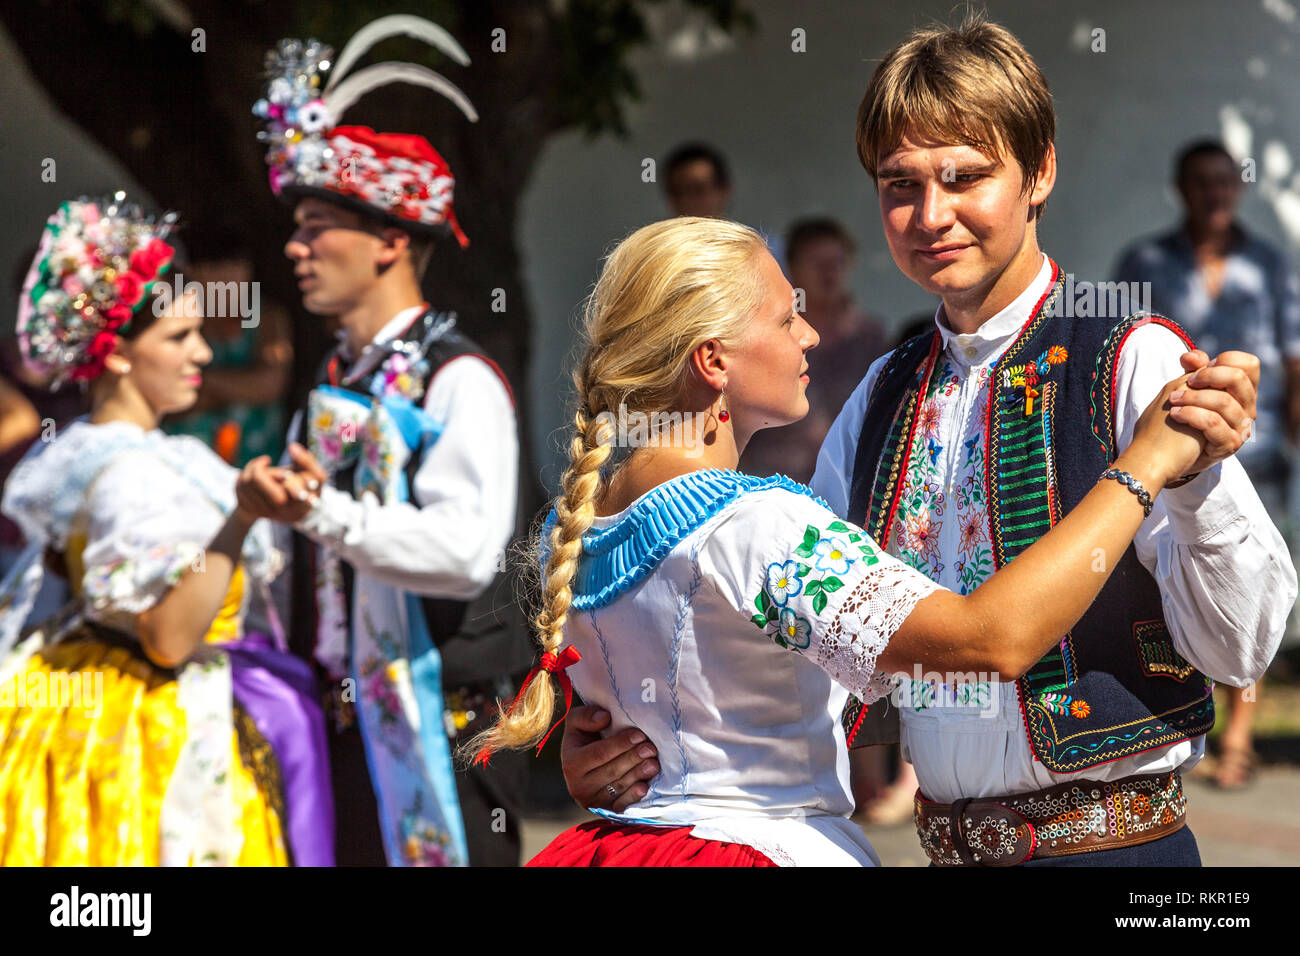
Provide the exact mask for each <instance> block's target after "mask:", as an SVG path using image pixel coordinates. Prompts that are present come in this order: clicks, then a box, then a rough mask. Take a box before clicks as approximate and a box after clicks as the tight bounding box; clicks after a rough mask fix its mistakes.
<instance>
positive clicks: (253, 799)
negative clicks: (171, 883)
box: [0, 630, 289, 866]
mask: <svg viewBox="0 0 1300 956" xmlns="http://www.w3.org/2000/svg"><path fill="white" fill-rule="evenodd" d="M100 675H102V676H100ZM97 681H102V685H100V687H102V689H100V687H96V684H95V682H97ZM7 683H8V685H9V687H8V688H7V694H6V697H5V698H0V866H157V865H158V863H159V860H160V827H159V819H160V813H161V809H162V802H163V796H164V795H165V794H166V792H167V786H168V783H169V781H170V780H171V777H172V770H173V768H174V767H175V766H176V761H177V757H178V755H179V754H180V751H181V746H182V744H184V742H185V711H184V710H183V709H182V707H181V705H180V703H179V702H178V687H177V682H176V678H175V672H173V671H167V670H164V669H162V668H159V667H157V666H156V665H154V664H153V663H151V662H150V661H149V660H148V659H147V658H145V657H144V656H143V653H142V652H140V651H139V650H138V649H129V648H128V647H126V646H121V645H119V644H118V643H116V642H111V641H108V640H103V639H100V638H99V637H96V636H94V635H93V634H91V633H90V632H88V631H85V630H83V631H82V632H80V633H79V634H78V635H74V636H73V637H70V638H68V639H65V640H64V641H61V642H60V643H57V644H55V645H53V646H52V647H47V648H44V649H42V650H41V651H39V652H38V653H37V654H35V655H33V656H32V657H31V658H29V659H28V660H27V661H26V663H25V667H24V668H22V669H20V670H19V671H18V673H17V674H16V675H14V676H12V677H11V678H9V680H8V681H7ZM92 687H96V693H94V694H93V696H94V698H95V700H94V701H93V702H91V690H90V688H92ZM19 688H21V689H22V691H21V692H22V699H16V697H15V691H16V690H18V689H19ZM77 688H85V695H86V696H85V699H79V698H77V697H76V696H75V694H74V693H72V689H77ZM33 689H35V690H38V691H39V690H45V692H46V693H47V694H48V696H46V697H43V698H40V699H37V698H36V697H35V695H34V694H33V693H32V692H31V691H32V690H33ZM0 692H6V689H3V688H0ZM56 695H57V696H58V698H59V699H55V697H56ZM69 701H71V702H72V704H73V706H67V704H68V703H69ZM87 703H93V706H86V704H87ZM231 748H232V760H231V772H232V774H233V777H234V779H233V781H232V784H233V786H232V792H233V794H234V799H235V802H236V818H235V819H236V825H237V828H238V829H239V831H240V832H241V833H242V836H243V845H242V848H241V850H240V852H239V855H238V858H237V859H236V861H235V862H236V863H237V864H238V865H240V866H287V865H288V864H289V854H288V849H287V841H286V839H285V837H284V834H283V830H282V826H283V823H282V820H283V817H282V814H283V799H282V791H281V790H280V789H279V786H280V785H279V780H278V779H277V778H278V766H276V765H275V764H274V757H273V756H271V757H270V758H269V759H266V755H268V754H269V753H270V748H269V747H268V746H267V745H266V742H265V740H263V739H261V737H260V735H259V734H258V733H257V731H256V728H255V727H254V726H253V722H252V721H251V720H249V719H247V718H246V716H245V715H243V714H242V712H240V711H238V710H237V711H236V719H235V733H234V734H233V735H232V737H231ZM241 751H242V754H241ZM268 765H270V768H271V769H270V771H269V772H268V769H267V767H268Z"/></svg>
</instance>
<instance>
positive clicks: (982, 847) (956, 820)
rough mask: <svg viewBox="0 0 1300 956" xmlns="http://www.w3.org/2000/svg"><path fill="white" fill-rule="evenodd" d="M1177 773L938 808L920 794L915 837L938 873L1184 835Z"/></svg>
mask: <svg viewBox="0 0 1300 956" xmlns="http://www.w3.org/2000/svg"><path fill="white" fill-rule="evenodd" d="M1186 813H1187V801H1186V799H1185V798H1184V796H1183V782H1182V779H1181V778H1180V777H1179V775H1178V773H1177V771H1174V772H1171V773H1159V774H1147V775H1143V776H1136V777H1124V778H1122V779H1120V780H1111V781H1109V782H1106V783H1102V782H1099V781H1094V780H1081V781H1079V782H1078V783H1073V784H1070V783H1064V784H1059V785H1057V786H1055V787H1048V788H1047V789H1046V790H1036V791H1034V792H1033V793H1021V794H1013V795H1011V796H1009V797H998V798H997V799H964V800H958V801H957V802H956V803H951V804H949V803H935V802H934V801H931V800H927V799H925V798H924V797H923V796H921V792H920V791H919V790H918V791H917V792H916V800H915V820H916V832H917V835H918V836H919V837H920V838H921V849H923V850H924V851H925V854H926V856H928V857H929V858H930V860H931V861H932V862H933V863H934V864H935V865H936V866H1015V865H1016V864H1017V863H1023V862H1024V861H1025V860H1028V859H1039V858H1043V857H1050V856H1069V855H1071V854H1075V853H1093V852H1096V851H1097V850H1111V849H1114V848H1115V847H1120V846H1136V845H1137V844H1139V843H1149V842H1150V841H1152V840H1158V839H1160V838H1161V837H1165V836H1168V835H1169V834H1171V833H1173V832H1175V831H1176V830H1178V829H1180V828H1181V827H1182V826H1183V825H1184V824H1185V823H1186V822H1187V820H1186Z"/></svg>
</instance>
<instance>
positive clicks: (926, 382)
mask: <svg viewBox="0 0 1300 956" xmlns="http://www.w3.org/2000/svg"><path fill="white" fill-rule="evenodd" d="M942 341H943V336H942V335H941V334H940V333H939V330H938V329H935V330H934V338H933V339H932V340H931V342H930V354H929V355H927V356H926V357H925V374H924V375H923V376H921V390H920V391H919V392H917V396H916V400H917V402H918V403H923V402H924V401H925V393H926V391H927V390H928V389H929V387H930V376H931V375H933V374H934V366H935V362H936V360H937V359H938V357H939V343H941V342H942ZM920 417H921V406H920V404H918V405H917V407H916V411H915V412H914V413H913V414H912V422H911V424H910V425H908V428H907V438H906V439H905V441H904V444H903V460H902V461H901V462H899V465H898V482H897V483H896V484H895V485H894V497H893V500H892V501H890V503H889V512H888V514H886V516H885V528H884V531H883V532H882V533H881V536H880V547H881V548H882V549H884V548H887V547H889V536H890V534H891V533H893V530H894V515H895V514H897V513H898V502H899V500H900V499H901V498H902V497H903V485H905V484H907V466H908V464H909V463H910V462H911V460H912V440H913V437H914V436H915V434H916V422H917V419H919V418H920ZM870 517H871V499H870V498H868V499H867V514H866V516H865V517H864V519H863V520H864V522H865V521H866V519H867V518H870ZM863 710H864V711H865V710H866V708H863ZM859 719H861V718H859Z"/></svg>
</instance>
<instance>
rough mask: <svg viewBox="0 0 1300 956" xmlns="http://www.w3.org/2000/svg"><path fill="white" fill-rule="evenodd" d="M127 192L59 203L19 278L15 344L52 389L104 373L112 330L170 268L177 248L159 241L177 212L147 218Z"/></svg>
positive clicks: (126, 319) (114, 331)
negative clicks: (24, 274)
mask: <svg viewBox="0 0 1300 956" xmlns="http://www.w3.org/2000/svg"><path fill="white" fill-rule="evenodd" d="M124 196H125V194H124V193H121V192H119V193H116V194H115V195H114V196H113V197H112V198H109V199H86V198H84V197H83V198H81V199H78V200H75V201H72V202H65V203H63V205H61V206H59V208H58V211H57V212H55V213H54V215H52V216H51V217H50V218H49V220H48V221H47V222H46V224H45V231H44V232H43V233H42V234H41V242H40V246H39V247H38V249H37V252H36V259H35V260H34V261H33V262H32V267H31V269H30V270H28V272H27V278H26V279H25V280H24V281H23V291H22V294H21V295H20V296H19V299H18V345H19V348H20V349H21V351H22V356H23V361H24V363H25V364H26V365H27V366H28V368H30V369H31V370H32V371H33V372H35V373H36V374H38V375H40V376H41V377H42V379H44V380H45V381H46V382H47V384H48V385H49V386H50V387H51V388H58V387H59V386H61V385H63V384H64V383H65V382H68V381H84V380H88V379H92V378H95V377H96V376H97V375H99V374H100V373H101V372H103V371H104V359H106V358H107V357H108V356H109V355H111V354H112V353H113V348H114V345H115V340H116V337H117V335H118V334H120V333H121V332H122V331H124V330H125V329H127V328H128V327H129V326H130V324H131V320H132V319H133V318H134V317H135V314H136V313H137V312H138V311H140V309H141V307H142V306H143V305H144V303H145V300H146V297H147V295H148V292H149V289H150V287H151V286H152V285H153V284H154V282H156V281H157V280H158V279H159V278H161V277H162V275H163V274H164V273H166V271H167V270H168V268H170V266H171V262H172V255H173V252H174V250H173V249H172V247H171V246H170V245H168V244H167V243H166V242H164V241H163V240H164V238H165V237H166V236H167V235H168V233H170V232H171V230H172V228H173V227H174V226H175V223H176V218H177V217H176V214H175V213H167V214H166V215H164V216H162V217H161V218H159V219H152V218H150V217H148V216H146V215H145V213H144V212H143V211H142V210H141V209H140V207H138V206H135V205H129V204H126V203H124V202H123V199H124Z"/></svg>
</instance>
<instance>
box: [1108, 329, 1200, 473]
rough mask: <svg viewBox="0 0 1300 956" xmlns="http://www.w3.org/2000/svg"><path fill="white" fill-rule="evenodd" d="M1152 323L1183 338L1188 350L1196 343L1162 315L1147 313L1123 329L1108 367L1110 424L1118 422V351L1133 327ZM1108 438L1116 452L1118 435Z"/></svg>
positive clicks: (1117, 449) (1121, 348)
mask: <svg viewBox="0 0 1300 956" xmlns="http://www.w3.org/2000/svg"><path fill="white" fill-rule="evenodd" d="M1152 324H1155V325H1162V326H1164V327H1165V328H1166V329H1168V330H1169V331H1170V332H1173V333H1174V335H1176V336H1178V337H1179V338H1180V339H1182V340H1183V343H1184V344H1185V345H1186V346H1187V348H1188V350H1189V351H1190V350H1191V349H1194V348H1196V345H1195V344H1194V343H1193V342H1192V337H1191V336H1190V335H1188V334H1187V333H1186V332H1184V331H1183V330H1182V329H1180V328H1179V327H1178V323H1176V322H1174V321H1173V320H1172V319H1168V318H1165V317H1164V316H1163V315H1148V316H1147V317H1146V318H1143V319H1138V320H1137V321H1136V322H1134V323H1133V324H1132V325H1130V326H1129V327H1128V328H1127V329H1125V331H1124V334H1123V335H1122V336H1120V340H1119V345H1117V346H1116V347H1115V358H1114V364H1112V365H1111V367H1110V420H1111V423H1112V426H1114V425H1115V424H1118V423H1119V419H1118V418H1117V417H1116V415H1115V403H1116V400H1117V399H1118V395H1117V394H1116V388H1117V386H1118V385H1119V357H1120V353H1122V352H1123V351H1124V343H1125V342H1127V341H1128V337H1129V336H1130V335H1132V334H1133V331H1134V330H1135V329H1140V328H1142V326H1144V325H1152ZM1110 438H1111V446H1110V447H1111V450H1112V451H1115V452H1118V451H1119V436H1118V435H1111V436H1110Z"/></svg>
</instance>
